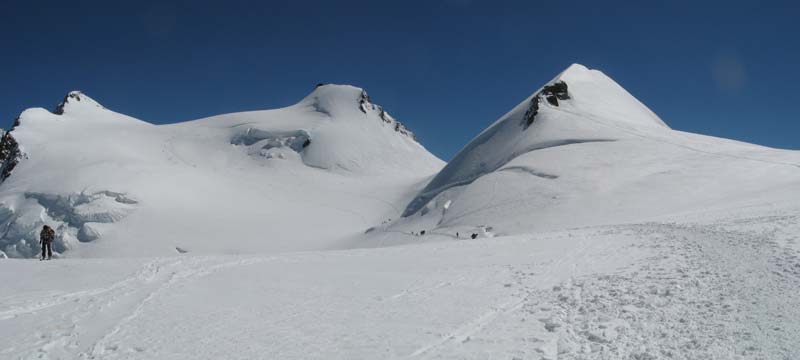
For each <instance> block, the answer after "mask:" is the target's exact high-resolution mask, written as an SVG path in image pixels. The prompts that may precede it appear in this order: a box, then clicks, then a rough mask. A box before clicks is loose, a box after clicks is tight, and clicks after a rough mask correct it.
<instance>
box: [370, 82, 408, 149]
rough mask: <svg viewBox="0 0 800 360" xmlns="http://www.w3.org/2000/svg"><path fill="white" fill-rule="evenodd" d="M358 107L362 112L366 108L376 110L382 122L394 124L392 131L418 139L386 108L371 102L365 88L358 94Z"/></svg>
mask: <svg viewBox="0 0 800 360" xmlns="http://www.w3.org/2000/svg"><path fill="white" fill-rule="evenodd" d="M358 108H359V109H360V110H361V112H363V113H364V114H366V113H367V111H368V110H371V111H378V117H380V118H381V120H383V122H384V123H387V124H389V125H390V126H394V131H397V132H399V133H400V134H403V135H405V136H408V137H410V138H411V139H412V140H414V141H418V140H417V136H416V135H414V133H413V132H411V130H408V128H406V127H405V125H403V123H401V122H400V121H397V119H395V118H393V117H392V116H391V115H389V113H388V112H386V110H384V109H383V107H382V106H380V105H375V104H373V103H372V99H370V97H369V95H368V94H367V92H366V91H365V90H361V96H359V98H358Z"/></svg>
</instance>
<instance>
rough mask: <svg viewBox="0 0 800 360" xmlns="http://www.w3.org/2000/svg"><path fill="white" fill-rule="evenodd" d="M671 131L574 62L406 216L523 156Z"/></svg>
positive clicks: (440, 178) (453, 165) (454, 163)
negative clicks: (653, 132) (652, 132)
mask: <svg viewBox="0 0 800 360" xmlns="http://www.w3.org/2000/svg"><path fill="white" fill-rule="evenodd" d="M668 129H669V127H667V126H666V124H665V123H664V122H663V121H662V120H661V119H660V118H659V117H658V116H656V114H654V113H653V112H652V111H650V109H648V108H647V107H646V106H644V105H643V104H642V103H641V102H639V100H636V98H634V97H633V96H632V95H631V94H630V93H628V92H627V91H625V89H623V88H622V87H621V86H619V84H617V83H616V82H614V80H611V78H609V77H608V76H606V75H605V74H603V73H602V72H600V71H597V70H590V69H588V68H587V67H585V66H583V65H580V64H572V65H570V66H569V67H568V68H567V69H566V70H564V71H563V72H561V73H560V74H559V75H558V76H556V77H555V78H554V79H553V80H551V81H550V82H548V83H547V84H545V85H544V86H543V87H541V88H540V89H539V90H538V91H536V92H535V93H533V94H532V95H531V96H529V97H528V98H527V99H526V100H524V101H523V102H521V103H520V104H519V105H517V106H516V107H515V108H514V109H512V110H511V111H510V112H508V113H507V114H505V115H503V116H502V117H500V119H498V120H497V121H495V122H494V123H493V124H492V125H491V126H489V127H488V128H487V129H486V130H484V131H483V132H482V133H480V134H479V135H478V136H477V137H476V138H475V139H473V140H472V141H471V142H470V143H469V144H467V146H465V147H464V148H463V149H462V150H461V151H459V152H458V153H457V154H456V156H455V157H454V158H453V160H451V161H450V163H448V164H447V166H445V167H444V169H442V171H441V172H439V174H437V175H436V177H434V178H433V180H431V182H430V183H428V185H427V186H426V187H425V188H424V189H423V190H422V191H421V192H420V193H419V194H418V195H417V197H416V198H415V199H414V200H412V201H411V203H409V204H408V206H407V207H406V210H405V212H404V213H403V216H409V215H412V214H415V213H417V212H418V211H419V210H421V209H422V208H423V207H424V206H426V204H428V203H429V202H430V201H431V200H432V199H433V198H435V197H436V196H438V195H439V194H440V193H442V192H444V191H446V190H447V189H450V188H453V187H456V186H462V185H467V184H470V183H471V182H473V181H475V180H476V179H478V178H479V177H481V176H483V175H486V174H488V173H491V172H494V171H495V170H497V169H500V168H501V167H503V166H504V165H505V164H507V163H509V162H511V161H512V160H514V159H515V158H516V157H518V156H520V155H523V154H527V153H530V152H533V151H537V150H542V149H546V148H549V147H556V146H563V145H569V144H577V143H586V142H607V141H616V140H619V139H625V138H630V137H631V136H632V135H631V134H632V133H633V132H636V131H663V130H668Z"/></svg>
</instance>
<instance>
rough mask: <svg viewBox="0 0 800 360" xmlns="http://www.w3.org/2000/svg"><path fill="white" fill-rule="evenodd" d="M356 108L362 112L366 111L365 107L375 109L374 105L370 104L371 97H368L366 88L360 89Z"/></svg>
mask: <svg viewBox="0 0 800 360" xmlns="http://www.w3.org/2000/svg"><path fill="white" fill-rule="evenodd" d="M358 108H359V109H361V112H363V113H364V114H366V113H367V109H372V110H375V105H373V104H372V99H370V98H369V95H367V92H366V90H361V96H359V97H358Z"/></svg>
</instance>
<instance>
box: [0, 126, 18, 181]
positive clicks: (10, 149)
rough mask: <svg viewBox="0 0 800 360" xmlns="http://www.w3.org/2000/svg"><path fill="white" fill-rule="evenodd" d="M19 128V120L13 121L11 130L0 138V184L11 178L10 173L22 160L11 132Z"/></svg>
mask: <svg viewBox="0 0 800 360" xmlns="http://www.w3.org/2000/svg"><path fill="white" fill-rule="evenodd" d="M17 126H19V118H16V120H14V125H13V126H12V127H11V130H9V131H7V132H5V133H4V134H3V137H2V138H0V183H2V182H3V181H5V179H7V178H8V177H9V176H11V171H13V170H14V168H15V167H16V166H17V164H19V161H20V160H21V159H22V152H21V151H20V150H19V144H18V143H17V140H16V139H14V136H13V135H11V131H12V130H14V128H16V127H17Z"/></svg>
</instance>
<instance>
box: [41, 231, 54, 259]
mask: <svg viewBox="0 0 800 360" xmlns="http://www.w3.org/2000/svg"><path fill="white" fill-rule="evenodd" d="M55 238H56V232H55V231H54V230H53V228H51V227H49V226H47V225H45V226H44V227H43V228H42V232H41V233H40V234H39V243H40V244H42V257H41V260H44V259H45V255H46V256H47V260H50V259H51V258H53V240H54V239H55Z"/></svg>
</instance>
